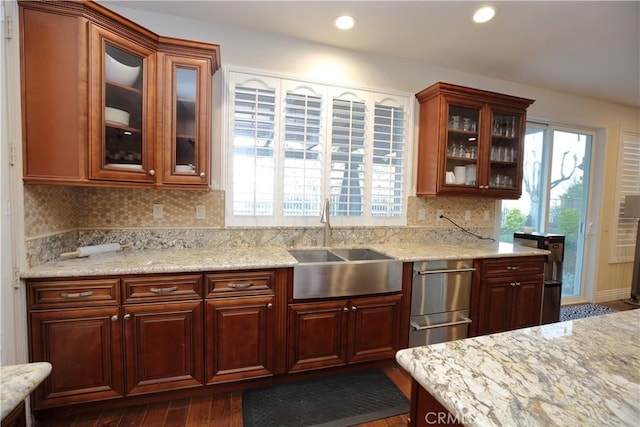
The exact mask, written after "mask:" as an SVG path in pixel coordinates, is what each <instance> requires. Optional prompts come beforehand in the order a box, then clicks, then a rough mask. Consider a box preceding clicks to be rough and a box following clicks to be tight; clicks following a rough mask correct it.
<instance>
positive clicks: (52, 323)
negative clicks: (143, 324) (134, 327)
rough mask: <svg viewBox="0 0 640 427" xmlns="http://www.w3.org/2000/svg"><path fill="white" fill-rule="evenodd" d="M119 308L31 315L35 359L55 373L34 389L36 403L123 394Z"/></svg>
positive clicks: (44, 405)
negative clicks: (44, 363)
mask: <svg viewBox="0 0 640 427" xmlns="http://www.w3.org/2000/svg"><path fill="white" fill-rule="evenodd" d="M119 313H120V308H119V307H108V308H91V309H78V310H58V311H41V312H32V313H31V314H30V322H31V328H30V332H31V336H30V344H31V357H30V360H31V361H32V362H49V363H51V365H52V366H53V369H52V371H51V375H50V376H49V377H48V378H47V379H45V380H44V382H43V383H42V384H41V385H40V386H39V387H38V388H37V389H36V391H35V400H34V404H33V406H34V408H36V409H42V408H49V407H54V406H61V405H65V404H71V403H76V402H87V401H93V400H103V399H108V398H113V397H118V396H122V394H123V381H122V345H121V339H122V336H121V323H120V321H119V317H118V316H119Z"/></svg>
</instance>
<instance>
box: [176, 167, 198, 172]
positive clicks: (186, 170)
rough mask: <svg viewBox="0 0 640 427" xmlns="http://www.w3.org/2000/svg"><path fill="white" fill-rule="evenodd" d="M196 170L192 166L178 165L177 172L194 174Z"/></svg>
mask: <svg viewBox="0 0 640 427" xmlns="http://www.w3.org/2000/svg"><path fill="white" fill-rule="evenodd" d="M194 171H195V168H194V167H193V166H191V165H176V172H194Z"/></svg>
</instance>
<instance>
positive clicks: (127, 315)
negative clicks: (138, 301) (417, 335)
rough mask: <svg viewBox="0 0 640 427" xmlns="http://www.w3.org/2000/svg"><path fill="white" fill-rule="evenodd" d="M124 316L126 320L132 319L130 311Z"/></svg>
mask: <svg viewBox="0 0 640 427" xmlns="http://www.w3.org/2000/svg"><path fill="white" fill-rule="evenodd" d="M123 318H124V320H129V319H131V314H130V313H127V314H125V315H124V316H123Z"/></svg>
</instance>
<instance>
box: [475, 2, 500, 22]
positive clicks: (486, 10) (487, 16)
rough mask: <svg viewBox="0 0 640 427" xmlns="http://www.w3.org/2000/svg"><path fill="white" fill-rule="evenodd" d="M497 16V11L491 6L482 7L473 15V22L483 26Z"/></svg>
mask: <svg viewBox="0 0 640 427" xmlns="http://www.w3.org/2000/svg"><path fill="white" fill-rule="evenodd" d="M495 14H496V10H495V9H494V8H493V7H491V6H485V7H481V8H480V9H478V10H477V11H476V13H474V14H473V22H477V23H478V24H482V23H483V22H487V21H490V20H491V18H493V17H494V16H495Z"/></svg>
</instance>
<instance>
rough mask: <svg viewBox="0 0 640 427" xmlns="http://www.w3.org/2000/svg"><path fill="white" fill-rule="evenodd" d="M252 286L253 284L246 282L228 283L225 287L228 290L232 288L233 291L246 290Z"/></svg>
mask: <svg viewBox="0 0 640 427" xmlns="http://www.w3.org/2000/svg"><path fill="white" fill-rule="evenodd" d="M253 285H254V283H253V282H247V283H229V284H228V285H227V287H229V288H233V289H247V288H250V287H252V286H253Z"/></svg>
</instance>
